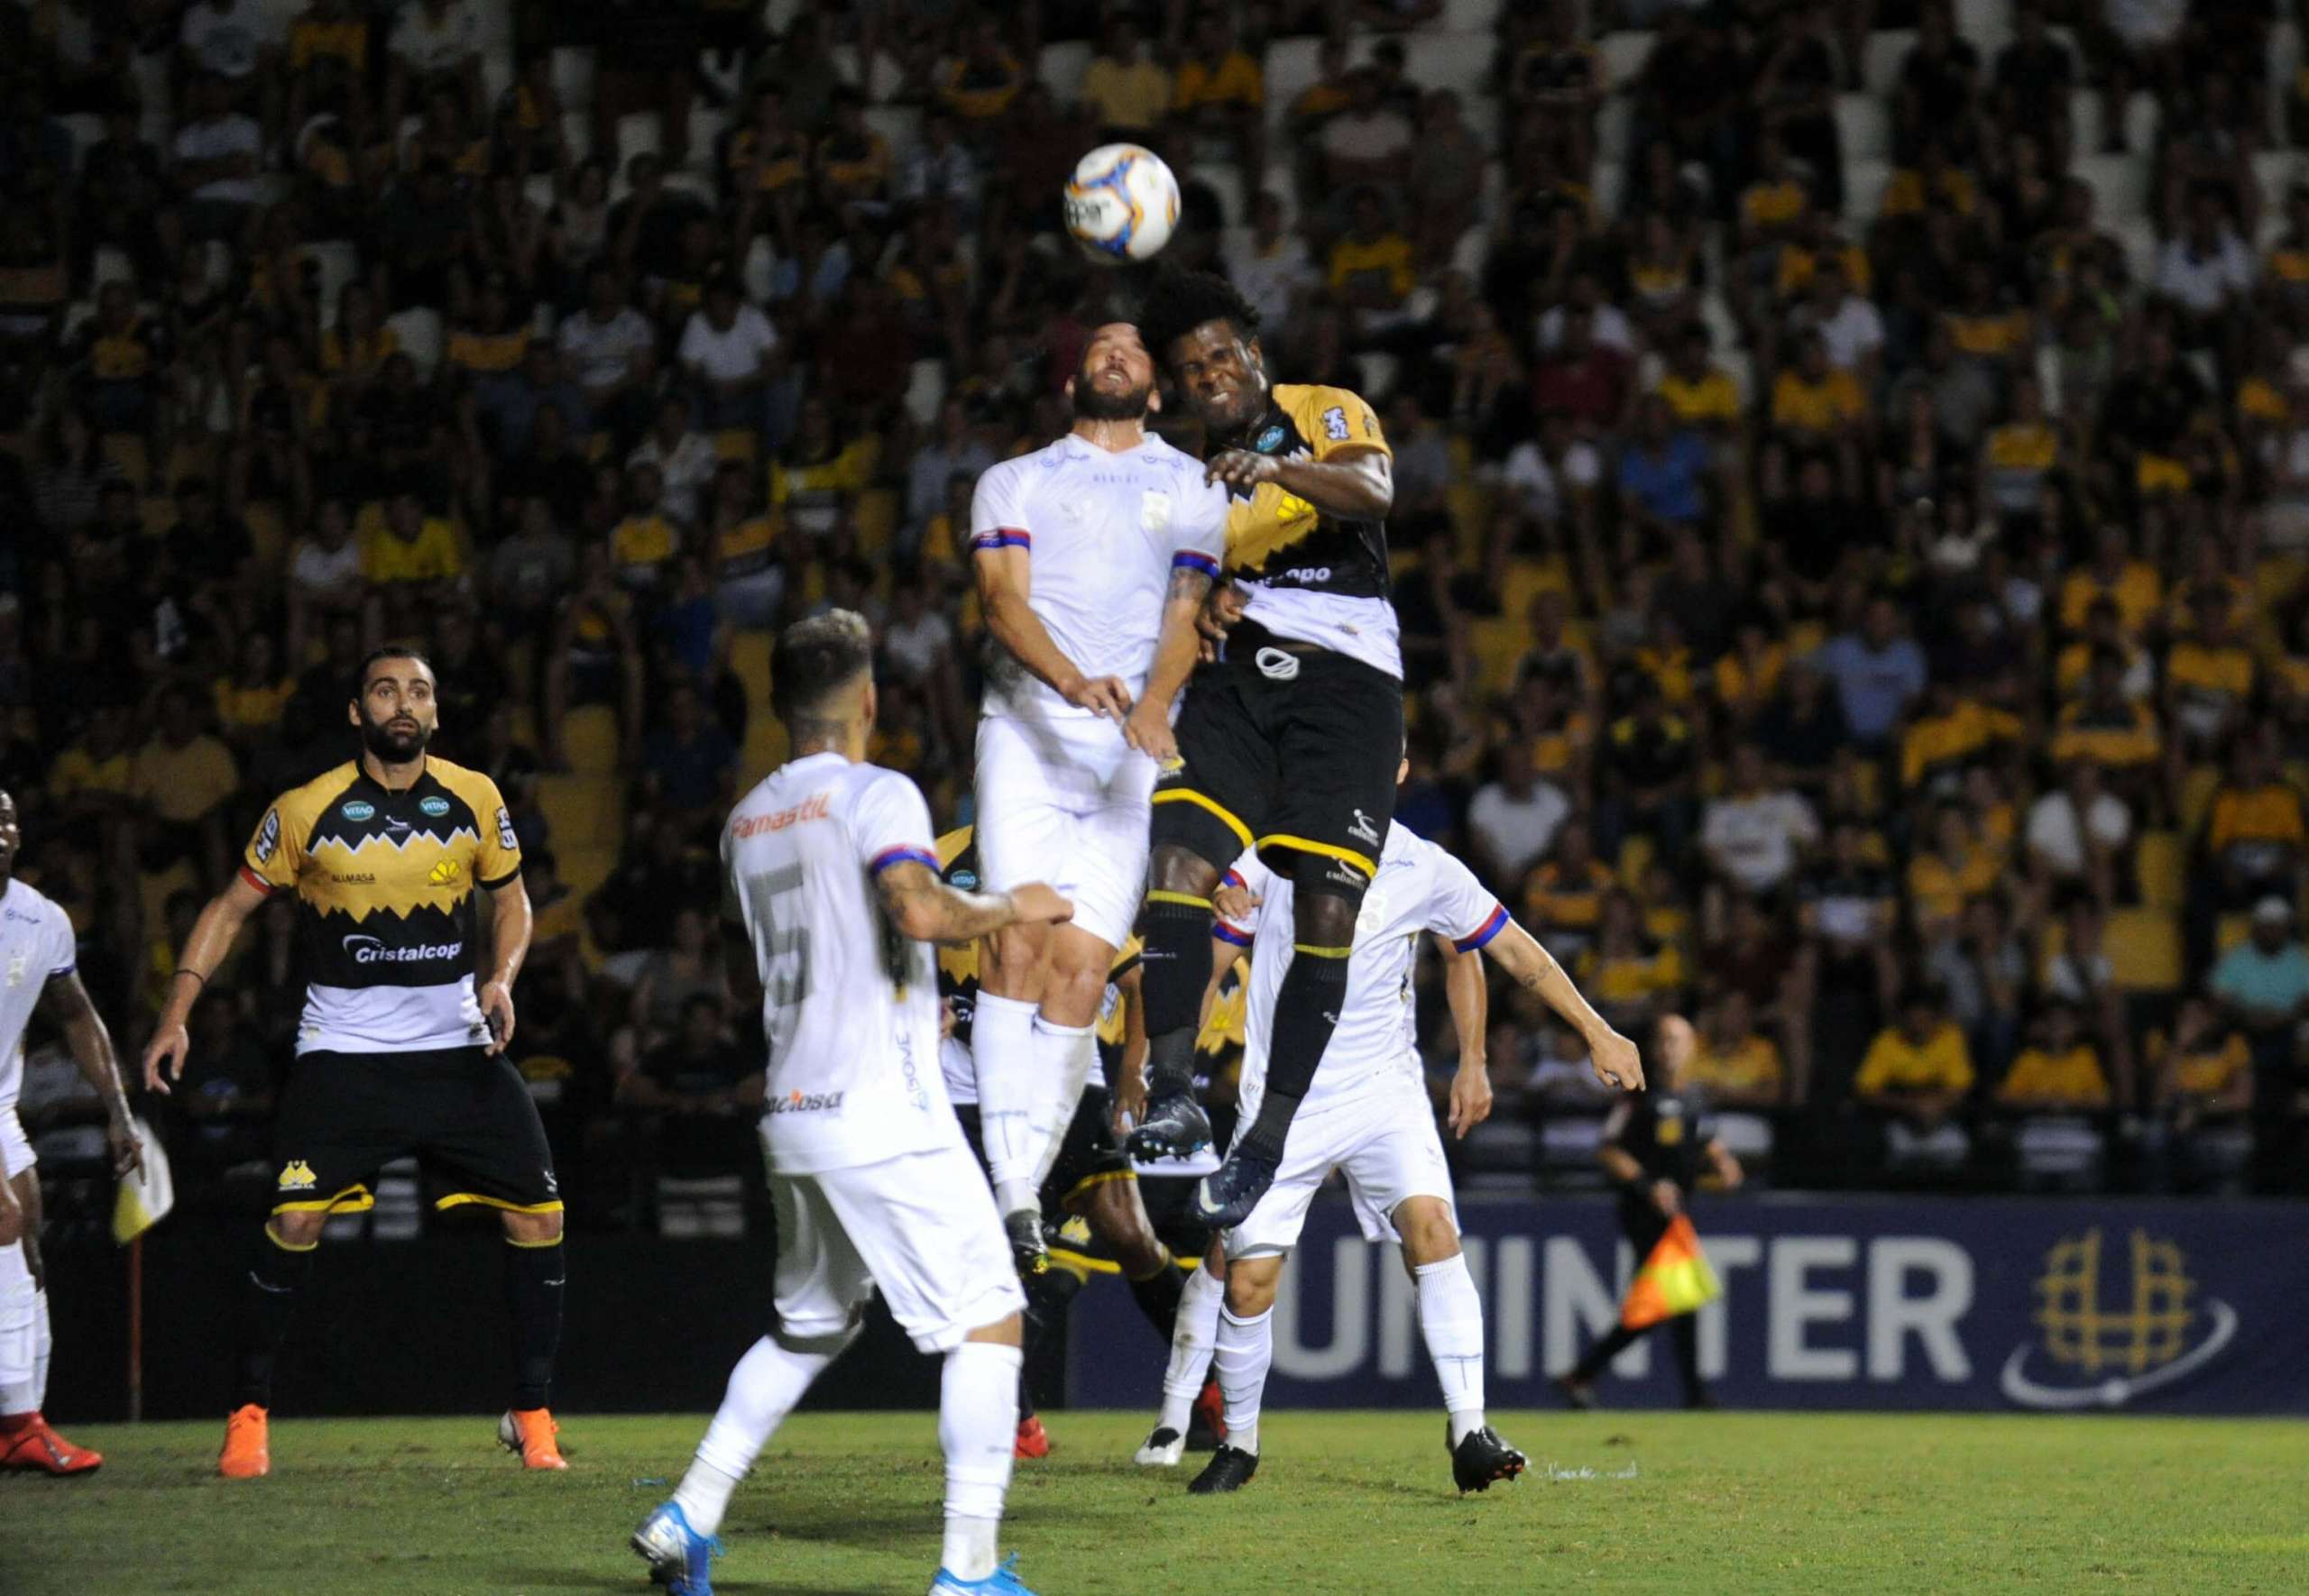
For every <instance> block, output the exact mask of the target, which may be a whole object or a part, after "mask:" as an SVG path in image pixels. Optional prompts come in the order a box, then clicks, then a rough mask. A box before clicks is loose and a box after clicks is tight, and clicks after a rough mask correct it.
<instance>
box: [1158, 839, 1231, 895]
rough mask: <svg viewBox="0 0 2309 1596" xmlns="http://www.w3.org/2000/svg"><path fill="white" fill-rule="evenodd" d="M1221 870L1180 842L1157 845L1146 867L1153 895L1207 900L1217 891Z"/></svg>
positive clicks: (1159, 843)
mask: <svg viewBox="0 0 2309 1596" xmlns="http://www.w3.org/2000/svg"><path fill="white" fill-rule="evenodd" d="M1221 868H1222V867H1220V866H1218V865H1214V864H1212V863H1211V862H1210V860H1209V859H1207V858H1203V857H1202V856H1201V855H1200V853H1198V852H1196V851H1195V850H1194V849H1193V848H1189V847H1188V846H1187V845H1186V844H1184V843H1182V842H1158V843H1156V844H1155V851H1154V855H1153V857H1152V858H1151V859H1150V860H1149V861H1148V864H1147V879H1148V880H1149V881H1150V882H1151V883H1152V884H1153V886H1154V889H1155V891H1156V892H1175V893H1184V894H1187V895H1188V896H1189V897H1196V898H1208V897H1209V896H1210V894H1212V893H1214V892H1217V891H1218V890H1219V873H1220V870H1221Z"/></svg>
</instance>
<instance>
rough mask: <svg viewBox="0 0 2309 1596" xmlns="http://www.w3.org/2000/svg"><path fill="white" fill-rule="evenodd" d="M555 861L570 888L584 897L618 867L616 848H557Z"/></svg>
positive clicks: (554, 856) (554, 855)
mask: <svg viewBox="0 0 2309 1596" xmlns="http://www.w3.org/2000/svg"><path fill="white" fill-rule="evenodd" d="M553 860H554V863H555V864H556V865H557V866H558V867H560V875H561V879H562V880H563V881H564V882H565V883H566V884H567V885H568V887H569V890H570V891H571V892H574V893H575V894H577V895H578V896H580V897H584V896H585V895H587V894H590V893H592V892H593V889H594V888H596V887H598V886H600V885H602V883H603V882H604V881H607V880H608V879H609V878H610V872H611V871H612V870H614V869H616V868H617V849H616V848H555V849H554V850H553Z"/></svg>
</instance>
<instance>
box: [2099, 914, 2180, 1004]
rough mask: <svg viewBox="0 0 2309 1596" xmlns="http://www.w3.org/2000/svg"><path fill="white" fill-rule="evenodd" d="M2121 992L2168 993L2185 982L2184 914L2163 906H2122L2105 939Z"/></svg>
mask: <svg viewBox="0 0 2309 1596" xmlns="http://www.w3.org/2000/svg"><path fill="white" fill-rule="evenodd" d="M2103 946H2104V947H2105V948H2106V949H2107V950H2108V955H2109V965H2110V968H2111V973H2112V975H2113V977H2114V978H2115V981H2116V984H2117V989H2118V990H2119V991H2120V992H2148V993H2164V992H2176V991H2178V990H2180V987H2181V982H2182V959H2181V921H2180V917H2179V916H2178V915H2176V914H2174V913H2171V912H2170V911H2167V910H2163V909H2120V910H2118V911H2117V912H2116V913H2114V914H2112V915H2111V916H2110V918H2109V932H2108V935H2107V937H2105V938H2104V939H2103Z"/></svg>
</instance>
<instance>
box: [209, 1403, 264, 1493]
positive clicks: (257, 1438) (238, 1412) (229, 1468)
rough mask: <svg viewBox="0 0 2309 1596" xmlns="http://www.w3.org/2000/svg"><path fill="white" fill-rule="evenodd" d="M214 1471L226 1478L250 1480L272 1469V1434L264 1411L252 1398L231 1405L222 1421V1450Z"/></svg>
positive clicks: (217, 1455) (218, 1455)
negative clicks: (223, 1423)
mask: <svg viewBox="0 0 2309 1596" xmlns="http://www.w3.org/2000/svg"><path fill="white" fill-rule="evenodd" d="M216 1472H218V1473H220V1474H222V1475H224V1476H225V1478H226V1479H227V1480H254V1479H256V1478H258V1477H259V1476H261V1475H264V1474H270V1473H271V1472H272V1436H271V1430H270V1428H269V1427H268V1426H267V1424H266V1422H265V1411H264V1409H263V1408H260V1407H258V1406H257V1405H256V1404H255V1403H253V1402H249V1403H245V1404H244V1405H243V1406H241V1407H238V1408H234V1409H233V1415H232V1417H230V1418H227V1419H226V1420H225V1450H224V1451H222V1452H220V1453H218V1454H216Z"/></svg>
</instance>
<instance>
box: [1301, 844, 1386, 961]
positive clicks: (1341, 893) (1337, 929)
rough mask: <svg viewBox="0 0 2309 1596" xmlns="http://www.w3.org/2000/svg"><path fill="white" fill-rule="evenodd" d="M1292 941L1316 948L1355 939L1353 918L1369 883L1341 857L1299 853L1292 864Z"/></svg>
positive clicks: (1359, 910) (1349, 943)
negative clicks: (1293, 889) (1296, 859)
mask: <svg viewBox="0 0 2309 1596" xmlns="http://www.w3.org/2000/svg"><path fill="white" fill-rule="evenodd" d="M1291 880H1292V886H1293V887H1294V888H1295V889H1296V890H1295V891H1294V892H1293V894H1292V910H1291V930H1292V940H1295V941H1297V942H1299V943H1301V944H1302V945H1306V946H1311V947H1317V948H1346V947H1349V946H1352V945H1353V943H1354V941H1355V917H1356V916H1357V914H1359V913H1362V911H1363V894H1364V891H1365V889H1366V888H1367V887H1368V886H1369V885H1370V883H1369V881H1368V880H1367V879H1366V877H1365V876H1364V874H1363V872H1362V871H1360V870H1358V869H1357V868H1356V867H1354V866H1352V865H1350V864H1348V863H1346V862H1345V861H1344V860H1340V859H1333V858H1324V857H1323V856H1322V855H1320V854H1301V855H1300V856H1299V858H1298V861H1297V863H1296V864H1294V865H1293V866H1292V871H1291Z"/></svg>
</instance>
